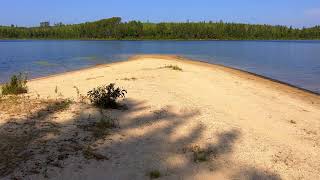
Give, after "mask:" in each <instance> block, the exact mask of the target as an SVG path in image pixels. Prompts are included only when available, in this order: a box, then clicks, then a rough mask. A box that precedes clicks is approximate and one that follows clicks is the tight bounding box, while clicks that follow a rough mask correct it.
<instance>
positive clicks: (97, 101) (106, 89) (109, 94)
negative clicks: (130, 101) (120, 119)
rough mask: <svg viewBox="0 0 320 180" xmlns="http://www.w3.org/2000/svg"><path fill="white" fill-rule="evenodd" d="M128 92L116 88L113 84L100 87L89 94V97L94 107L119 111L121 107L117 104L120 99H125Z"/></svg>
mask: <svg viewBox="0 0 320 180" xmlns="http://www.w3.org/2000/svg"><path fill="white" fill-rule="evenodd" d="M126 93H127V91H126V90H124V89H120V88H119V87H118V88H115V84H114V83H111V84H109V85H107V86H100V87H98V88H94V89H93V90H91V91H89V92H88V94H87V95H88V97H89V99H90V101H91V103H93V104H94V105H96V106H97V107H101V108H113V109H117V108H119V107H120V105H119V104H118V103H117V99H118V98H124V97H125V95H126Z"/></svg>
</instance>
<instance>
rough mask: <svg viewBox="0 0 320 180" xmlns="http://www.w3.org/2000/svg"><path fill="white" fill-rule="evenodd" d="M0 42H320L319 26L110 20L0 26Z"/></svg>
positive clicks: (116, 18)
mask: <svg viewBox="0 0 320 180" xmlns="http://www.w3.org/2000/svg"><path fill="white" fill-rule="evenodd" d="M0 39H137V40H139V39H186V40H195V39H199V40H200V39H203V40H209V39H212V40H271V39H272V40H277V39H279V40H282V39H288V40H289V39H320V26H315V27H312V28H302V29H298V28H292V27H287V26H272V25H254V24H240V23H224V22H222V21H220V22H211V21H209V22H183V23H182V22H181V23H177V22H175V23H142V22H140V21H130V22H122V21H121V18H119V17H113V18H109V19H103V20H99V21H95V22H87V23H82V24H73V25H64V24H62V23H58V24H55V25H53V26H49V25H48V24H46V23H45V26H41V27H29V28H27V27H17V26H13V25H12V26H0Z"/></svg>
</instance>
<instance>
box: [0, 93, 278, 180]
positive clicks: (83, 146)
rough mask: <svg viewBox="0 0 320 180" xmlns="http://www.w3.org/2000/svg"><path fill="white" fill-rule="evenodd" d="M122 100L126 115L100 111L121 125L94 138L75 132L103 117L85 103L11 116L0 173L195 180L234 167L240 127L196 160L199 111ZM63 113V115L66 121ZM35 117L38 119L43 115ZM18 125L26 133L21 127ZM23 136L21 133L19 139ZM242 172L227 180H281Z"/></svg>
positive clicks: (4, 127) (5, 128)
mask: <svg viewBox="0 0 320 180" xmlns="http://www.w3.org/2000/svg"><path fill="white" fill-rule="evenodd" d="M125 103H126V104H127V106H128V110H125V111H122V110H103V114H107V115H108V116H110V117H112V118H116V119H118V123H119V128H115V129H108V130H107V133H106V135H104V136H103V137H100V138H96V137H93V136H92V132H91V131H88V130H87V129H85V128H80V127H82V126H83V125H86V124H88V123H89V124H90V123H91V122H97V121H99V119H101V117H102V116H104V115H103V114H101V112H100V110H99V109H97V108H95V107H92V106H91V105H88V104H81V103H76V104H74V105H72V107H71V108H70V107H65V108H63V109H59V110H51V111H49V112H48V113H41V112H43V111H47V109H48V108H49V107H50V104H47V105H46V106H45V107H43V108H41V109H39V110H36V111H35V112H33V113H32V114H31V116H28V117H27V118H22V119H19V121H15V120H13V119H9V120H8V121H7V123H5V124H3V125H1V127H0V133H1V137H0V145H1V149H0V151H1V152H0V153H2V154H3V153H5V152H4V151H7V152H9V151H12V153H13V154H12V156H8V157H7V160H6V161H5V162H6V163H4V161H1V162H0V170H1V171H0V176H2V177H4V176H7V175H9V176H7V177H13V178H17V179H19V178H21V179H25V178H31V179H43V178H51V179H106V178H107V179H149V177H148V172H150V171H152V170H159V171H160V172H161V177H162V178H164V179H194V178H197V177H198V176H199V175H201V173H203V172H205V173H207V174H208V173H209V174H215V173H219V171H220V170H221V169H224V168H225V166H226V164H232V163H234V162H232V161H231V160H229V158H228V157H230V155H231V154H232V153H233V146H234V144H235V143H237V140H238V139H239V138H240V137H241V132H240V130H235V129H230V130H228V131H225V132H221V133H218V134H217V135H216V139H217V141H216V142H214V143H209V144H205V145H202V146H203V147H202V148H204V149H205V150H206V151H207V152H208V155H209V156H210V158H209V160H208V161H206V162H203V163H197V162H195V161H194V159H193V155H194V152H192V150H190V147H192V146H194V145H195V144H197V143H198V141H199V140H200V139H201V137H202V135H203V132H204V131H205V130H206V127H205V125H202V124H200V123H198V122H195V121H194V120H193V119H194V118H195V117H196V116H198V115H200V114H201V112H200V110H197V109H185V108H177V107H173V106H165V107H162V108H155V107H152V106H151V105H149V104H148V103H147V102H144V101H137V100H134V99H127V100H126V101H125ZM49 109H50V108H49ZM51 109H55V108H51ZM65 112H69V114H68V115H67V117H66V115H64V114H63V113H65ZM70 113H71V114H70ZM38 114H42V115H41V116H40V117H41V118H38ZM61 114H63V115H64V116H62V115H61ZM61 117H64V118H65V119H66V120H65V121H63V122H61V123H57V122H56V121H53V120H52V119H53V118H61ZM29 122H32V123H31V124H29ZM12 123H14V124H16V125H12ZM45 124H47V125H45ZM47 126H50V128H47ZM51 126H52V127H51ZM8 127H10V128H8ZM23 128H27V129H26V130H21V129H23ZM19 129H20V130H19ZM30 130H32V131H30ZM15 131H16V132H15ZM25 131H26V133H27V134H26V135H25V134H23V133H24V132H25ZM28 131H30V132H28ZM12 132H13V133H12ZM18 132H19V133H18ZM3 134H5V135H4V136H2V135H3ZM8 136H10V137H8ZM25 137H27V139H24V138H25ZM20 138H22V139H20ZM13 139H15V140H18V141H15V140H13ZM12 143H18V144H19V145H18V146H17V145H16V144H13V145H12ZM88 150H89V153H92V154H89V155H91V156H89V157H92V158H88V157H86V156H85V153H84V152H87V151H88ZM17 157H18V158H17ZM99 157H100V158H99ZM10 161H11V162H10ZM98 161H99V162H98ZM226 161H228V162H227V163H226ZM241 167H242V168H241V169H238V170H237V171H234V172H232V173H231V174H228V177H229V178H232V179H280V176H279V175H277V174H274V173H271V172H267V171H265V170H260V169H257V168H254V167H248V166H246V165H241Z"/></svg>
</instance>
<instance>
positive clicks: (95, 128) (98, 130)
mask: <svg viewBox="0 0 320 180" xmlns="http://www.w3.org/2000/svg"><path fill="white" fill-rule="evenodd" d="M101 114H102V117H101V118H100V119H99V120H98V121H94V122H89V123H88V124H83V125H79V126H78V127H80V128H82V129H83V130H85V131H90V132H92V135H93V136H94V137H95V138H96V139H101V138H104V137H105V136H106V135H108V133H109V130H110V129H113V128H117V127H118V124H117V119H115V118H111V117H110V116H106V115H104V114H103V113H102V112H101ZM89 120H90V119H89ZM89 120H88V121H89Z"/></svg>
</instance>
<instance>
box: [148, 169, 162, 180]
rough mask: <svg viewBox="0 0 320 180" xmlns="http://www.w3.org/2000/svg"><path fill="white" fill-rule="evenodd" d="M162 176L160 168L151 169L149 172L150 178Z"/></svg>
mask: <svg viewBox="0 0 320 180" xmlns="http://www.w3.org/2000/svg"><path fill="white" fill-rule="evenodd" d="M160 176H161V173H160V171H158V170H153V171H150V172H149V177H150V179H157V178H159V177H160Z"/></svg>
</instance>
